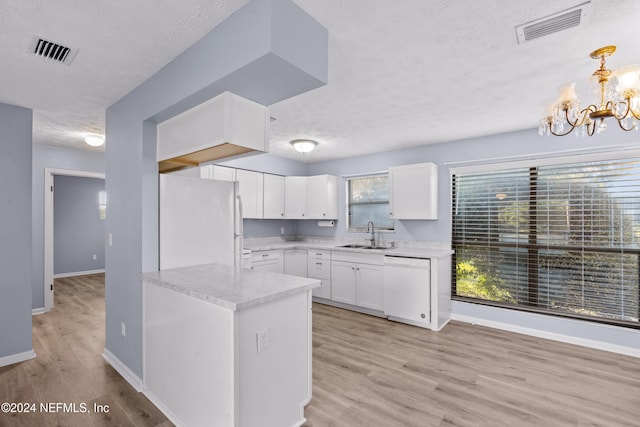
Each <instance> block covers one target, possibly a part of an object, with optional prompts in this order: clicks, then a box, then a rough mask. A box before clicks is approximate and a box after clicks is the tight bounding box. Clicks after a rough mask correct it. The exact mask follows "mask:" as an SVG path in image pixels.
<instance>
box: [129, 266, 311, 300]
mask: <svg viewBox="0 0 640 427" xmlns="http://www.w3.org/2000/svg"><path fill="white" fill-rule="evenodd" d="M212 266H214V264H212ZM203 267H206V266H194V267H183V268H180V269H175V270H161V271H152V272H148V273H139V274H138V279H139V280H140V281H141V282H143V283H149V284H152V285H156V286H160V287H163V288H166V289H169V290H172V291H174V292H177V293H180V294H183V295H187V296H190V297H193V298H195V299H199V300H201V301H206V302H209V303H211V304H214V305H217V306H220V307H223V308H227V309H229V310H232V311H240V310H243V309H247V308H250V307H254V306H257V305H261V304H266V303H269V302H272V301H277V300H280V299H284V298H286V297H289V296H292V295H296V294H299V293H302V292H306V291H308V290H310V289H313V288H316V287H318V286H320V280H319V279H313V278H305V277H298V276H290V275H288V278H287V280H288V281H289V282H291V281H295V282H298V283H296V284H295V285H293V287H285V288H280V289H276V290H273V291H269V292H268V293H264V292H260V291H258V292H256V294H255V295H233V290H234V286H233V285H234V284H237V282H236V279H235V276H234V279H233V280H232V281H231V282H233V283H229V284H228V285H227V287H226V288H223V290H224V291H225V292H224V294H225V296H226V297H223V296H219V295H216V294H215V293H216V292H218V293H220V288H213V287H209V288H207V284H206V283H205V284H200V286H199V287H198V288H192V287H189V286H187V285H181V284H179V283H176V280H177V279H176V278H175V274H176V273H180V272H182V273H183V274H185V275H186V274H189V271H190V269H202V268H203ZM194 271H195V270H194ZM163 272H170V275H171V276H172V277H169V278H163V277H162V276H163ZM239 274H240V275H239V279H238V280H240V281H242V275H247V274H248V275H252V276H261V277H262V278H263V280H267V281H270V282H271V283H274V282H276V281H278V280H279V279H282V278H283V277H284V276H285V275H284V274H280V273H271V272H261V271H252V270H248V269H243V270H240V271H239ZM165 275H166V274H165ZM294 277H295V279H294ZM224 279H225V277H223V276H222V277H215V274H212V275H211V276H210V277H208V279H207V280H219V281H224ZM227 279H228V278H227ZM227 281H228V280H227ZM218 283H220V282H218ZM230 294H231V296H229V295H230Z"/></svg>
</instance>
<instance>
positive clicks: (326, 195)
mask: <svg viewBox="0 0 640 427" xmlns="http://www.w3.org/2000/svg"><path fill="white" fill-rule="evenodd" d="M307 195H308V196H307V200H306V212H305V214H306V215H305V217H306V218H308V219H336V218H338V178H337V177H336V176H333V175H315V176H309V177H307Z"/></svg>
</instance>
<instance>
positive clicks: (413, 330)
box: [305, 304, 640, 427]
mask: <svg viewBox="0 0 640 427" xmlns="http://www.w3.org/2000/svg"><path fill="white" fill-rule="evenodd" d="M313 310H314V313H313V322H314V323H313V340H314V341H313V346H314V350H313V358H314V359H313V381H314V383H313V399H312V400H311V403H310V404H309V405H308V406H307V407H306V410H305V415H306V417H307V420H308V421H307V423H306V424H305V426H307V427H318V426H349V427H351V426H385V427H392V426H398V427H400V426H402V427H406V426H529V425H536V426H596V425H598V426H640V359H637V358H633V357H627V356H621V355H617V354H613V353H609V352H604V351H598V350H593V349H588V348H584V347H578V346H573V345H569V344H563V343H558V342H554V341H548V340H543V339H539V338H535V337H529V336H525V335H519V334H514V333H509V332H504V331H499V330H495V329H490V328H484V327H480V326H473V325H469V324H464V323H459V322H451V323H450V324H449V325H448V326H447V327H445V329H444V330H443V331H441V332H437V333H436V332H431V331H427V330H424V329H421V328H417V327H413V326H408V325H404V324H399V323H395V322H389V321H387V320H384V319H379V318H376V317H370V316H366V315H361V314H357V313H352V312H349V311H346V310H342V309H338V308H334V307H328V306H324V305H320V304H315V305H314V307H313Z"/></svg>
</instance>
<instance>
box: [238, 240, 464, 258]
mask: <svg viewBox="0 0 640 427" xmlns="http://www.w3.org/2000/svg"><path fill="white" fill-rule="evenodd" d="M344 244H347V243H345V242H340V241H327V240H318V241H313V240H311V241H307V240H301V241H284V240H282V241H273V242H246V243H245V247H246V248H248V249H251V250H252V251H264V250H272V249H319V250H331V251H344V252H355V253H363V254H382V255H393V256H404V257H412V258H433V259H439V258H445V257H448V256H450V255H451V254H453V251H452V250H451V249H440V248H427V247H411V246H407V247H397V248H392V249H363V248H343V247H340V246H341V245H344Z"/></svg>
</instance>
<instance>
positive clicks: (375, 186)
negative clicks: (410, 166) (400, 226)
mask: <svg viewBox="0 0 640 427" xmlns="http://www.w3.org/2000/svg"><path fill="white" fill-rule="evenodd" d="M388 178H389V177H388V175H378V176H367V177H359V178H350V179H348V180H347V209H348V212H347V213H348V215H347V218H348V228H349V231H366V229H367V224H368V223H369V221H373V223H374V224H375V228H376V230H393V220H392V219H389V183H388V180H389V179H388Z"/></svg>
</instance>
